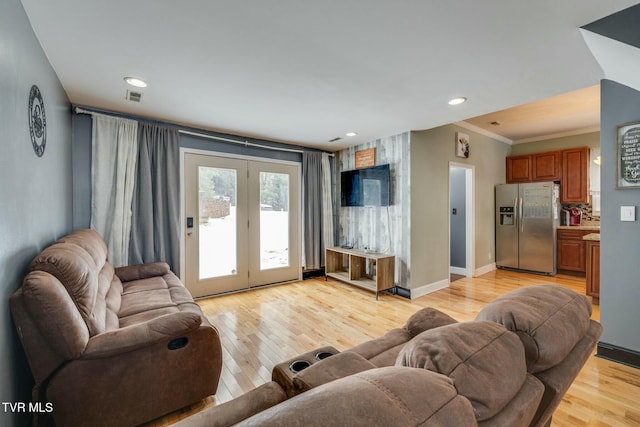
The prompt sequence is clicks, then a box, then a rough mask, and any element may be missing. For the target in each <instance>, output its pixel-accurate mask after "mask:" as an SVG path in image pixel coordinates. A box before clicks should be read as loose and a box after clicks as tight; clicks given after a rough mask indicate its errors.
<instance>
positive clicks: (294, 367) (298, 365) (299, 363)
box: [289, 360, 311, 374]
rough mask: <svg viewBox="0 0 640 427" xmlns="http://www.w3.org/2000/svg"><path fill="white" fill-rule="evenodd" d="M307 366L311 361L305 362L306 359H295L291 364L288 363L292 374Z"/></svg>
mask: <svg viewBox="0 0 640 427" xmlns="http://www.w3.org/2000/svg"><path fill="white" fill-rule="evenodd" d="M309 366H311V363H309V362H307V361H306V360H296V361H294V362H292V363H291V365H289V370H290V371H291V372H293V373H294V374H297V373H299V372H300V371H302V370H303V369H306V368H308V367H309Z"/></svg>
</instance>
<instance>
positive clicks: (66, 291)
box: [10, 229, 222, 426]
mask: <svg viewBox="0 0 640 427" xmlns="http://www.w3.org/2000/svg"><path fill="white" fill-rule="evenodd" d="M10 302H11V312H12V315H13V318H14V321H15V324H16V327H17V329H18V334H19V336H20V339H21V341H22V345H23V347H24V350H25V353H26V355H27V359H28V361H29V365H30V367H31V371H32V373H33V377H34V379H35V385H34V387H33V401H34V402H46V403H47V404H48V405H50V406H49V407H51V408H52V409H53V412H52V413H51V414H50V416H51V417H52V418H53V419H51V418H49V417H45V418H43V417H37V418H35V419H34V424H36V425H38V424H51V421H54V422H55V424H57V425H60V426H81V425H92V426H98V425H111V426H133V425H137V424H141V423H144V422H146V421H149V420H152V419H154V418H157V417H159V416H161V415H164V414H166V413H169V412H172V411H175V410H177V409H180V408H182V407H184V406H187V405H190V404H192V403H195V402H197V401H199V400H201V399H203V398H204V397H207V396H210V395H212V394H215V392H216V390H217V387H218V381H219V378H220V372H221V370H222V348H221V344H220V338H219V334H218V331H217V330H216V328H215V327H214V326H213V325H211V324H210V323H209V322H208V320H207V319H206V318H205V317H204V316H203V314H202V311H201V309H200V307H199V306H198V305H197V304H195V303H194V301H193V298H192V297H191V295H190V294H189V292H188V291H187V290H186V288H185V287H184V285H183V284H182V282H181V281H180V280H179V279H178V277H177V276H175V275H174V274H173V273H172V272H171V271H170V270H169V266H168V265H167V264H166V263H150V264H143V265H137V266H127V267H122V268H115V269H114V268H113V266H112V265H111V264H110V263H109V261H108V258H107V246H106V245H105V243H104V241H103V240H102V238H101V237H100V235H99V234H98V233H96V232H95V231H93V230H89V229H85V230H79V231H77V232H75V233H72V234H70V235H68V236H66V237H63V238H61V239H59V240H58V241H57V242H55V243H54V244H52V245H51V246H49V247H48V248H46V249H45V250H44V251H42V252H41V253H40V254H39V255H38V256H37V257H36V258H35V259H34V260H33V262H32V263H31V265H30V267H29V273H28V275H27V276H26V278H25V279H24V282H23V284H22V287H21V288H19V289H18V290H17V291H16V292H15V293H14V294H13V295H12V297H11V301H10Z"/></svg>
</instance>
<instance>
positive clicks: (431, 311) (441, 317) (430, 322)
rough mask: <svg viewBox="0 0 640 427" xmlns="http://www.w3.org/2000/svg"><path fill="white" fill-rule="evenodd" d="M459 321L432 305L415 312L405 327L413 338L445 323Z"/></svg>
mask: <svg viewBox="0 0 640 427" xmlns="http://www.w3.org/2000/svg"><path fill="white" fill-rule="evenodd" d="M457 322H458V321H457V320H456V319H454V318H453V317H451V316H449V315H448V314H444V313H443V312H441V311H440V310H437V309H435V308H432V307H426V308H423V309H421V310H418V311H417V312H415V313H414V314H413V315H412V316H411V317H409V319H408V320H407V323H406V325H405V329H406V330H407V331H408V332H409V335H410V336H411V337H412V338H413V337H415V336H416V335H418V334H420V333H422V332H424V331H428V330H429V329H433V328H437V327H440V326H444V325H450V324H452V323H457Z"/></svg>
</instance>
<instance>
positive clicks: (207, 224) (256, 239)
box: [183, 153, 301, 297]
mask: <svg viewBox="0 0 640 427" xmlns="http://www.w3.org/2000/svg"><path fill="white" fill-rule="evenodd" d="M299 173H300V172H299V166H298V165H295V164H289V163H286V164H285V163H273V162H265V161H257V160H247V159H238V158H228V157H222V156H213V155H206V154H196V153H185V155H184V180H183V182H184V195H185V206H184V212H185V215H184V216H185V221H184V231H185V236H184V242H185V251H184V253H185V271H184V279H185V284H186V286H187V288H188V289H189V291H190V292H191V293H192V295H193V296H194V297H202V296H207V295H214V294H219V293H223V292H231V291H237V290H243V289H248V288H250V287H253V286H260V285H266V284H270V283H278V282H285V281H289V280H298V279H299V278H300V274H301V273H300V272H301V269H300V243H299V242H300V231H299V228H300V227H299V201H298V200H299V184H298V181H299Z"/></svg>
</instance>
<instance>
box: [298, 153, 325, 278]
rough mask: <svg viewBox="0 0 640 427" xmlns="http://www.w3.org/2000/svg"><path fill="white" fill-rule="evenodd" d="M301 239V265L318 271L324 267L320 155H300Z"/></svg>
mask: <svg viewBox="0 0 640 427" xmlns="http://www.w3.org/2000/svg"><path fill="white" fill-rule="evenodd" d="M302 236H303V237H302V238H303V247H302V248H303V251H302V252H303V253H302V261H303V265H304V266H305V268H307V269H318V268H320V267H321V266H323V265H324V243H323V234H322V153H317V152H307V151H305V152H304V153H303V154H302Z"/></svg>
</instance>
